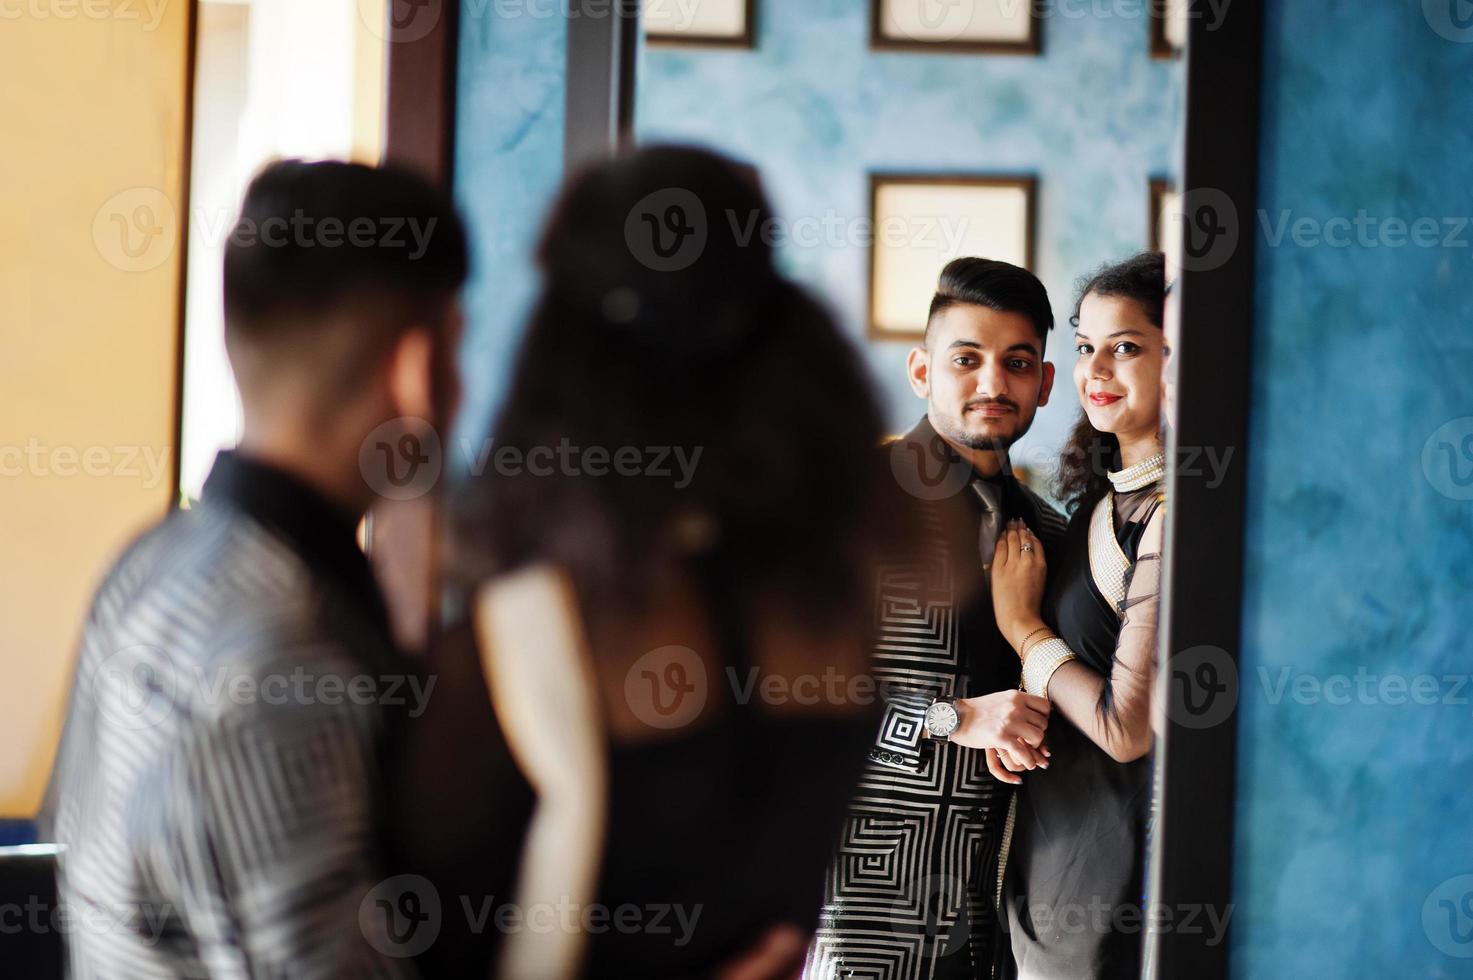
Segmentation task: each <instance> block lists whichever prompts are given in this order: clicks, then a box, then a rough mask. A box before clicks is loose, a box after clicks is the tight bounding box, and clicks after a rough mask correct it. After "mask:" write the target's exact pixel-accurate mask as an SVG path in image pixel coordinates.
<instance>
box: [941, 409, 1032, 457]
mask: <svg viewBox="0 0 1473 980" xmlns="http://www.w3.org/2000/svg"><path fill="white" fill-rule="evenodd" d="M979 404H987V403H985V402H983V403H979ZM971 407H972V406H971V405H968V406H967V407H966V408H963V409H962V411H963V412H965V411H966V410H967V408H971ZM1012 408H1013V411H1014V412H1017V416H1016V418H1017V420H1018V424H1017V427H1016V428H1015V429H1013V431H1012V432H1007V433H991V434H988V435H976V434H973V433H971V432H968V431H967V429H966V426H965V425H963V424H962V422H961V420H960V419H957V418H953V417H952V416H949V415H942V416H939V417H938V418H937V419H936V422H937V423H938V427H939V428H940V430H941V434H942V435H943V436H945V437H946V438H947V440H948V441H950V442H953V443H955V444H956V445H958V446H966V447H967V448H968V449H974V450H979V451H983V452H996V453H1006V452H1007V451H1008V450H1009V449H1011V448H1012V447H1013V443H1015V442H1017V441H1018V440H1019V439H1021V438H1023V436H1024V435H1025V434H1026V433H1027V432H1028V429H1029V427H1030V426H1032V424H1033V420H1032V419H1024V418H1023V413H1022V412H1021V411H1020V410H1019V409H1018V407H1017V406H1016V405H1014V406H1012Z"/></svg>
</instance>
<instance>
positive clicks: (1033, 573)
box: [992, 520, 1048, 657]
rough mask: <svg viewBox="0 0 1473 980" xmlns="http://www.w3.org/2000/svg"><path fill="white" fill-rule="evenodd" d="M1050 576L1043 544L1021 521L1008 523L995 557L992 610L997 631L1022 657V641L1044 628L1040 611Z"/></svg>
mask: <svg viewBox="0 0 1473 980" xmlns="http://www.w3.org/2000/svg"><path fill="white" fill-rule="evenodd" d="M1047 577H1048V564H1047V563H1046V562H1045V561H1044V557H1043V544H1042V542H1040V541H1039V540H1038V538H1036V537H1034V535H1033V532H1032V531H1030V530H1028V527H1027V525H1026V524H1024V523H1023V522H1022V521H1020V520H1011V521H1009V522H1008V526H1007V528H1006V529H1005V530H1004V531H1003V533H1002V534H999V535H998V536H997V551H996V552H995V553H994V554H993V557H992V609H993V612H994V614H995V615H996V617H997V628H998V629H999V630H1001V631H1002V635H1003V637H1004V638H1005V639H1006V640H1007V641H1008V642H1009V643H1011V644H1012V646H1013V649H1014V650H1015V651H1017V653H1018V656H1020V657H1021V656H1022V655H1023V650H1022V649H1021V648H1022V644H1023V641H1024V640H1025V639H1027V638H1028V635H1029V634H1030V633H1032V632H1034V631H1036V630H1038V629H1039V628H1040V627H1042V626H1043V625H1044V624H1043V619H1042V618H1041V617H1040V616H1039V609H1040V608H1041V607H1042V606H1043V586H1044V582H1045V580H1046V579H1047Z"/></svg>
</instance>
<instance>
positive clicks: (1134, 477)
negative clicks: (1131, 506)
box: [1106, 453, 1166, 493]
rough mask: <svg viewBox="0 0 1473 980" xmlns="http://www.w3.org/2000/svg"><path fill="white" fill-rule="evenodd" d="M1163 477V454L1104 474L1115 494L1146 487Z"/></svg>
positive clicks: (1164, 471)
mask: <svg viewBox="0 0 1473 980" xmlns="http://www.w3.org/2000/svg"><path fill="white" fill-rule="evenodd" d="M1165 475H1166V454H1165V453H1157V454H1156V455H1154V456H1151V457H1149V458H1148V459H1143V460H1141V461H1140V462H1139V463H1136V464H1135V465H1134V466H1127V467H1126V468H1125V469H1123V470H1112V471H1110V472H1109V473H1107V474H1106V476H1108V477H1109V478H1110V486H1112V487H1114V488H1115V492H1116V493H1129V492H1130V491H1132V490H1139V489H1141V488H1142V487H1148V486H1150V485H1151V484H1153V483H1155V482H1156V481H1157V480H1160V479H1161V478H1162V477H1164V476H1165Z"/></svg>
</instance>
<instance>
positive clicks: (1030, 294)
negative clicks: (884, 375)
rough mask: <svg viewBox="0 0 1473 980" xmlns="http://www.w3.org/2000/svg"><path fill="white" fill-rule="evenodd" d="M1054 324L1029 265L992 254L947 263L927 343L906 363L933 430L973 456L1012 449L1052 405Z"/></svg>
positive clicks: (929, 322)
mask: <svg viewBox="0 0 1473 980" xmlns="http://www.w3.org/2000/svg"><path fill="white" fill-rule="evenodd" d="M1053 325H1054V314H1053V309H1052V307H1051V306H1050V305H1049V299H1048V293H1047V292H1046V291H1045V290H1044V288H1043V283H1041V282H1039V281H1038V277H1036V276H1034V275H1033V273H1031V272H1029V271H1028V270H1026V269H1021V268H1019V267H1018V266H1015V265H1010V264H1009V263H1007V262H998V261H995V260H992V259H980V258H960V259H955V260H954V261H952V262H950V263H948V264H947V266H946V268H945V269H943V270H942V271H941V276H940V279H939V281H938V282H937V285H936V295H935V296H934V297H932V299H931V310H930V315H929V317H928V319H927V321H926V339H925V344H924V346H921V347H917V348H915V349H914V350H912V351H911V353H910V358H909V360H908V362H907V366H908V369H909V374H910V384H911V388H912V390H914V391H915V393H916V394H917V395H918V396H920V397H921V398H924V399H926V415H927V417H928V418H929V419H930V422H931V426H932V428H934V429H935V430H936V431H937V433H939V434H940V435H941V437H942V438H943V439H945V440H946V441H947V442H949V443H951V445H952V446H953V447H954V448H956V449H957V450H958V451H960V452H963V453H964V455H968V456H970V457H972V458H973V459H974V462H975V461H976V458H975V456H974V455H973V454H975V453H980V452H995V453H999V454H1004V453H1006V452H1007V450H1008V447H1010V446H1011V445H1012V444H1013V443H1014V442H1016V441H1017V440H1018V439H1020V438H1022V436H1023V434H1024V433H1025V432H1027V431H1028V427H1029V426H1031V425H1032V424H1033V417H1034V415H1035V413H1036V412H1037V411H1038V408H1039V406H1041V405H1046V404H1047V403H1048V398H1049V391H1050V389H1051V388H1052V387H1053V381H1054V366H1053V365H1052V364H1049V363H1047V362H1045V361H1044V359H1043V356H1044V343H1045V340H1046V338H1047V337H1048V331H1049V330H1050V329H1051V328H1052V327H1053ZM968 451H971V452H968Z"/></svg>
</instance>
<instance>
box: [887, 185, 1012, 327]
mask: <svg viewBox="0 0 1473 980" xmlns="http://www.w3.org/2000/svg"><path fill="white" fill-rule="evenodd" d="M869 191H870V218H871V222H872V224H871V226H870V228H871V231H872V233H873V234H872V235H871V239H870V243H869V244H870V258H869V287H868V290H867V295H868V315H867V318H866V319H867V327H866V332H867V336H868V337H869V339H870V340H874V341H902V342H914V341H915V340H917V339H918V338H920V337H923V336H924V335H925V332H926V312H927V309H928V306H929V304H930V300H931V296H932V295H933V294H934V292H935V289H936V277H937V276H938V275H939V273H940V272H941V269H942V267H943V266H944V265H945V264H946V263H947V262H949V261H950V260H951V259H954V258H957V257H958V256H961V255H985V256H987V257H989V258H997V259H1001V260H1003V261H1006V262H1013V263H1015V264H1017V265H1021V266H1022V267H1023V268H1026V269H1032V267H1033V264H1034V257H1035V252H1034V249H1035V241H1036V238H1037V235H1036V208H1037V198H1038V193H1037V191H1038V180H1037V178H1036V177H1034V176H1032V175H1017V174H930V173H888V172H876V173H871V174H870V189H869Z"/></svg>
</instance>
